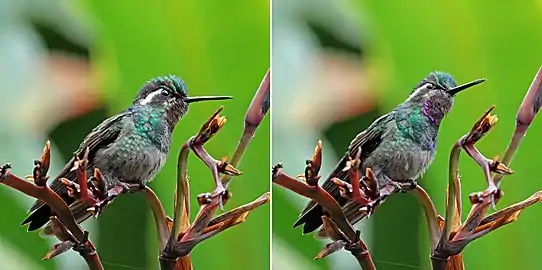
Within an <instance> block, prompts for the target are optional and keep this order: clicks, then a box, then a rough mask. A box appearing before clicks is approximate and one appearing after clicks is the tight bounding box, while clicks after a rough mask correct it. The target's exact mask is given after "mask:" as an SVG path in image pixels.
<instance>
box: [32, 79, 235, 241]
mask: <svg viewBox="0 0 542 270" xmlns="http://www.w3.org/2000/svg"><path fill="white" fill-rule="evenodd" d="M231 98H232V97H229V96H202V97H189V96H188V93H187V89H186V85H185V83H184V82H183V80H181V79H180V78H179V77H177V76H175V75H166V76H159V77H156V78H153V79H152V80H150V81H148V82H146V83H145V84H144V85H143V86H142V87H141V88H140V90H139V91H138V93H137V95H136V97H135V99H134V101H133V102H132V104H131V106H130V107H128V108H127V109H125V110H123V111H121V112H120V113H118V114H117V115H114V116H112V117H110V118H108V119H106V120H104V121H103V122H102V123H100V124H99V125H98V126H96V127H95V128H94V129H92V131H91V132H90V133H89V134H88V135H87V136H86V137H85V139H84V140H83V142H82V143H81V144H80V146H79V148H78V149H77V151H76V152H75V153H74V154H75V155H74V157H73V158H72V159H71V160H70V161H68V163H67V164H66V165H65V167H64V168H63V169H62V171H61V172H60V174H59V175H58V176H57V177H56V178H55V179H54V180H53V181H52V182H51V183H50V185H49V186H50V187H51V189H52V190H53V191H55V192H56V193H57V194H59V195H60V197H61V198H62V199H63V200H64V201H65V202H66V203H67V204H68V205H69V206H70V210H71V211H72V213H73V215H74V217H75V219H76V220H77V222H78V223H82V222H83V221H85V220H87V219H88V218H89V217H91V216H92V214H91V213H90V212H89V211H87V207H88V206H87V205H85V204H83V203H74V201H75V199H74V198H72V197H70V196H69V195H68V189H67V187H66V186H65V185H64V184H63V183H62V182H61V181H60V179H61V178H67V179H69V180H72V181H75V180H76V172H75V171H73V170H72V167H73V164H74V162H75V161H76V156H77V157H80V158H82V157H83V154H84V152H85V149H87V148H88V149H89V154H88V166H87V168H88V169H87V173H88V174H90V175H93V172H94V168H98V169H99V170H100V172H101V173H102V175H103V178H104V182H105V185H106V189H107V190H109V189H110V188H112V187H113V186H115V185H117V184H121V185H122V184H138V185H146V184H147V183H148V182H149V181H151V180H152V179H153V178H154V177H155V176H156V174H157V173H158V172H159V171H160V170H161V169H162V167H163V165H164V163H165V161H166V158H167V155H168V152H169V149H170V145H171V139H172V134H173V130H174V128H175V126H176V125H177V123H178V122H179V120H180V119H181V118H182V117H183V116H184V115H186V113H187V112H188V107H189V104H191V103H194V102H200V101H208V100H223V99H231ZM29 213H30V215H29V216H28V217H27V218H26V219H25V220H24V221H23V222H22V225H25V224H28V223H30V224H29V226H28V231H34V230H37V229H39V228H41V227H42V226H43V225H45V224H46V223H47V222H48V221H49V218H50V216H51V215H52V212H51V208H50V207H49V206H48V205H46V204H45V203H44V202H42V201H40V200H37V201H36V202H35V203H34V205H33V206H32V207H31V208H30V210H29ZM46 231H47V227H46V230H45V234H47V232H46Z"/></svg>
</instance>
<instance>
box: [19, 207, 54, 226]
mask: <svg viewBox="0 0 542 270" xmlns="http://www.w3.org/2000/svg"><path fill="white" fill-rule="evenodd" d="M51 214H52V213H51V208H50V207H49V206H48V205H43V206H42V207H40V208H38V209H37V210H36V211H34V212H33V213H32V214H30V216H28V217H27V218H26V219H25V220H24V221H23V222H22V223H21V225H25V224H28V223H30V225H28V231H29V232H30V231H35V230H37V229H39V228H41V227H43V225H45V224H46V223H47V222H49V217H50V216H51Z"/></svg>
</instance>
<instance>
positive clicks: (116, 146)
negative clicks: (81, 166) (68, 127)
mask: <svg viewBox="0 0 542 270" xmlns="http://www.w3.org/2000/svg"><path fill="white" fill-rule="evenodd" d="M131 118H132V120H133V121H127V122H125V123H124V127H123V131H122V132H121V134H120V135H119V138H118V139H117V140H116V141H115V142H114V143H112V144H111V145H110V146H109V147H107V148H103V149H100V150H99V151H97V153H96V161H95V164H96V167H98V168H99V169H100V171H101V172H102V174H104V177H105V178H106V180H107V182H108V184H111V185H112V184H114V183H115V181H121V182H126V183H143V184H145V183H147V182H148V181H150V180H152V179H153V178H154V177H155V176H156V174H158V172H159V171H160V170H161V169H162V167H163V166H164V164H165V162H166V158H167V154H168V152H169V147H170V144H171V135H172V134H171V130H170V128H169V126H168V124H167V122H166V121H165V120H164V119H162V118H160V115H159V114H153V113H142V112H139V113H133V114H132V117H131Z"/></svg>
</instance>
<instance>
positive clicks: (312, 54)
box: [272, 0, 542, 270]
mask: <svg viewBox="0 0 542 270" xmlns="http://www.w3.org/2000/svg"><path fill="white" fill-rule="evenodd" d="M541 12H542V5H541V2H540V1H523V2H509V3H506V4H503V5H494V4H492V2H490V1H487V0H484V1H475V2H473V1H467V0H460V1H439V2H430V1H396V2H394V3H393V5H392V4H388V2H386V1H347V0H343V1H325V0H303V1H286V0H274V1H273V8H272V17H273V25H272V31H273V40H272V48H273V52H272V55H273V56H272V57H273V59H272V60H273V72H274V74H273V91H272V99H273V106H274V108H275V110H274V111H273V122H272V136H273V144H272V153H273V158H272V161H273V163H276V162H279V161H282V162H284V166H285V168H284V170H285V171H286V172H287V173H290V174H293V175H297V174H299V173H302V172H303V169H304V167H305V162H304V161H305V159H307V158H310V156H311V155H312V153H313V151H314V146H315V145H316V141H317V140H318V138H321V139H322V140H323V143H324V144H323V154H324V158H323V162H324V163H323V168H322V170H321V174H322V176H324V177H325V176H327V175H328V174H329V172H330V171H331V170H332V169H333V168H334V166H335V164H336V162H337V159H338V158H339V157H340V156H342V155H343V154H344V153H345V151H346V149H347V147H348V145H349V143H350V141H351V140H352V139H353V138H354V136H355V135H356V134H357V133H358V132H360V131H362V130H364V129H365V128H366V127H367V126H368V125H369V124H370V123H371V122H372V121H374V120H375V119H376V118H377V117H378V116H380V115H382V114H384V113H386V112H388V111H390V110H391V109H393V108H394V107H395V106H396V105H397V104H399V103H400V102H402V101H404V100H405V99H406V98H407V97H408V95H409V94H410V92H411V91H412V89H413V88H414V86H415V85H416V84H417V83H418V82H419V81H420V80H421V79H423V78H424V77H425V76H427V74H428V73H429V72H431V71H433V70H442V71H446V72H450V73H451V74H453V75H454V77H455V79H456V80H457V81H458V83H465V82H468V81H470V80H473V79H477V78H481V77H482V78H487V79H488V81H487V82H486V83H484V84H483V85H481V86H477V87H476V88H473V89H472V90H469V91H466V92H464V93H462V94H460V95H459V96H458V97H457V98H456V101H455V105H454V108H453V109H452V112H451V113H450V114H449V115H448V116H447V117H446V119H445V120H444V121H443V123H442V125H441V128H440V136H439V143H438V148H437V156H436V159H435V161H434V163H433V165H432V166H431V167H430V169H429V171H428V172H427V173H426V174H425V175H424V176H423V178H422V179H421V180H419V183H421V185H422V186H423V187H424V188H426V189H427V190H428V192H429V193H430V195H431V197H432V198H433V199H434V201H435V203H436V206H437V209H438V211H439V213H441V214H443V213H444V202H445V189H446V182H447V164H448V156H449V151H450V149H451V147H452V144H453V143H454V142H455V141H456V140H457V139H458V138H460V136H462V135H463V134H465V133H466V132H468V131H469V130H470V128H471V127H472V125H473V123H474V122H475V121H476V120H477V119H478V117H479V116H480V115H481V114H482V113H483V112H484V111H485V110H486V109H487V108H488V107H489V106H491V105H493V104H495V105H497V107H496V110H495V113H496V114H497V115H498V116H499V123H498V124H497V126H496V127H495V128H494V130H493V131H492V132H491V133H490V134H489V135H488V136H486V137H485V138H484V139H483V140H482V141H481V142H480V143H479V149H480V150H481V151H482V152H483V153H484V154H485V155H486V156H488V157H494V156H497V155H502V154H503V153H504V151H505V148H506V146H507V143H508V141H509V139H510V136H511V134H512V132H513V128H514V125H515V114H516V110H517V108H518V106H519V104H520V103H521V101H522V99H523V96H524V94H525V93H526V91H527V88H528V87H529V85H530V83H531V81H532V79H533V77H534V75H535V74H536V72H537V70H538V68H539V67H540V65H541V64H542V62H541V61H540V59H542V51H540V49H539V48H540V47H541V46H542V37H541V36H540V35H536V34H535V33H537V32H538V30H539V28H540V26H541V24H542V19H541V16H540V13H541ZM277 108H280V109H277ZM541 122H542V120H539V121H535V122H534V124H533V125H532V126H531V128H530V130H529V132H528V136H526V138H525V140H524V141H523V144H522V145H521V148H520V150H519V152H518V153H517V155H516V156H515V159H514V161H513V162H512V165H511V167H512V169H514V170H515V174H514V175H513V176H510V177H507V178H506V180H505V181H504V182H503V185H502V188H503V191H504V192H505V197H504V198H503V200H502V201H501V202H500V203H499V205H498V206H497V208H503V207H504V206H506V205H509V204H512V203H515V202H517V201H521V200H523V199H525V198H527V197H528V196H530V195H532V194H533V193H534V192H536V191H537V190H539V189H542V185H541V184H540V183H539V181H537V180H536V175H537V166H538V165H539V164H538V163H539V162H538V161H537V158H536V157H537V156H538V155H539V153H538V151H539V149H540V147H541V145H540V141H539V140H538V137H539V136H541V135H542V123H541ZM461 175H462V180H463V181H462V183H463V197H464V198H463V199H464V200H466V199H467V195H468V194H469V193H471V192H474V191H480V190H482V189H484V188H485V187H486V183H485V181H484V179H483V174H482V171H481V170H480V169H479V167H478V166H477V165H476V163H475V162H473V161H472V160H470V159H469V158H466V157H465V156H463V158H462V163H461ZM272 191H273V240H272V241H273V247H272V248H273V268H275V269H359V266H357V263H356V261H355V260H354V258H352V256H351V255H350V254H349V253H348V252H345V251H341V252H338V253H335V254H333V255H331V256H329V257H328V258H326V259H323V260H321V261H313V260H312V258H313V257H314V256H315V255H316V254H317V253H318V251H319V250H320V249H321V248H322V247H323V245H324V244H325V243H326V241H319V240H315V239H314V238H313V237H312V236H311V235H305V236H303V235H301V228H298V229H292V225H293V223H294V222H295V220H296V219H297V217H298V214H299V212H300V211H301V210H302V208H303V207H304V206H305V204H306V202H307V200H306V199H304V198H301V197H300V196H297V195H295V194H292V193H291V192H289V191H286V190H283V189H281V188H280V187H275V186H274V187H273V189H272ZM469 206H470V205H469V204H468V203H464V208H465V209H464V211H463V213H464V214H465V215H466V214H467V213H468V210H469ZM541 216H542V207H540V206H538V207H537V206H534V207H532V208H531V209H528V210H527V211H525V213H524V214H523V215H522V216H521V217H520V219H519V222H517V223H513V224H511V225H508V226H506V227H504V228H502V229H500V230H498V231H496V232H494V233H492V234H490V236H486V237H483V238H482V239H480V240H477V241H475V242H473V243H471V244H470V245H469V246H468V247H467V248H466V250H465V251H464V253H463V255H464V260H465V266H466V269H538V268H539V265H540V264H541V263H542V258H541V257H540V256H539V253H540V245H539V244H538V243H540V241H542V235H541V234H539V233H537V231H538V230H539V222H540V221H541V218H540V217H541ZM358 227H359V228H361V230H362V237H363V238H364V239H365V240H366V241H367V242H368V245H369V247H370V250H371V252H372V257H373V258H374V260H375V263H376V266H377V268H378V269H392V270H394V269H430V268H431V267H430V262H429V253H430V250H429V246H428V239H427V228H426V227H427V226H426V224H425V221H424V217H423V213H422V212H421V209H420V207H419V206H418V205H417V202H416V201H415V199H414V198H413V197H412V196H410V195H408V194H401V195H397V196H392V197H391V198H389V199H388V200H387V202H386V203H385V204H384V205H383V206H381V207H380V208H379V210H378V211H377V212H376V214H375V215H374V216H372V217H371V218H370V219H369V220H364V221H363V222H362V223H361V224H359V225H358Z"/></svg>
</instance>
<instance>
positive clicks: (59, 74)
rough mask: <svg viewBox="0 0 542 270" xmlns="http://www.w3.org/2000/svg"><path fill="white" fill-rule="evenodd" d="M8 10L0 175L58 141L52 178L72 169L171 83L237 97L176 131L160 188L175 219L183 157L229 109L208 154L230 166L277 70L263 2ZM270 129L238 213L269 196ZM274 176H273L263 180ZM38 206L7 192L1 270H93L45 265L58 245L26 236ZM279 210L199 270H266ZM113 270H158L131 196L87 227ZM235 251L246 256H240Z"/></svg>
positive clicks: (150, 233) (240, 193) (259, 213)
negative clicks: (143, 100) (258, 95)
mask: <svg viewBox="0 0 542 270" xmlns="http://www.w3.org/2000/svg"><path fill="white" fill-rule="evenodd" d="M122 3H124V4H121V2H118V1H86V0H80V1H65V0H51V1H28V0H23V1H20V0H3V1H0V100H1V101H2V106H0V113H1V115H2V116H1V117H0V122H1V123H2V125H0V138H1V140H2V142H3V143H2V144H1V146H0V163H5V162H11V163H12V165H13V167H14V169H13V172H14V173H16V174H18V175H21V176H24V175H28V174H30V173H31V170H32V166H33V163H32V162H33V160H34V159H36V158H38V157H39V156H40V154H41V151H42V149H43V145H44V143H45V141H46V140H47V139H50V140H51V141H52V143H53V147H52V154H53V161H52V168H51V171H50V173H51V175H52V176H55V175H56V174H57V173H58V172H59V171H60V169H61V168H62V167H63V166H64V164H65V162H66V161H67V160H69V159H70V158H71V155H72V153H73V151H74V150H75V149H77V147H78V145H79V143H80V142H81V141H82V140H83V138H84V137H85V135H86V134H87V133H88V132H89V131H90V130H91V129H92V128H93V127H94V126H96V125H97V124H99V123H100V122H101V121H102V120H104V119H105V118H107V117H109V116H111V115H113V114H115V113H117V112H119V111H120V110H122V109H124V108H126V107H127V106H129V105H130V104H131V101H132V99H133V98H134V97H135V94H136V92H137V91H138V89H139V87H140V86H141V85H142V84H143V83H145V82H146V81H147V80H149V79H151V78H152V77H154V76H158V75H161V74H170V73H172V74H176V75H179V76H181V77H182V78H183V79H184V80H185V82H186V84H187V86H188V92H189V95H232V96H234V97H235V99H234V100H233V101H228V102H224V103H221V102H210V103H206V104H203V103H202V104H197V105H194V106H191V107H190V112H189V114H188V116H187V117H185V119H183V120H182V121H181V122H180V124H179V125H178V127H177V129H176V130H175V135H174V140H173V144H172V149H171V152H170V157H169V159H168V162H167V163H166V165H165V168H164V169H163V170H162V172H161V173H160V174H159V175H158V177H157V179H156V180H154V181H153V182H152V183H151V185H150V186H151V187H152V188H153V189H154V190H155V191H156V192H157V193H158V196H159V197H160V198H161V200H162V203H163V204H164V207H165V208H166V211H167V212H168V213H169V214H170V215H171V213H172V209H173V193H174V188H175V181H176V160H177V158H176V157H177V154H178V149H179V146H180V145H181V144H182V143H183V142H184V141H185V140H187V139H188V138H189V137H190V136H191V135H193V134H195V133H196V132H197V131H198V130H199V129H200V127H201V125H202V124H203V123H204V122H205V121H206V120H207V118H208V117H209V116H210V115H211V114H212V113H213V112H214V111H215V110H216V109H217V108H218V107H219V106H220V105H222V104H223V105H224V106H225V109H224V111H223V112H222V114H223V115H225V116H227V117H228V123H227V125H226V126H225V127H224V128H223V130H222V131H221V132H220V133H219V134H218V135H217V136H216V137H215V138H214V139H213V140H211V141H210V142H209V143H208V144H207V149H208V151H209V152H210V154H211V155H213V156H214V157H215V158H220V157H223V156H231V155H232V154H233V151H234V149H235V146H236V144H237V140H238V138H239V137H240V134H241V131H242V128H243V117H244V115H245V110H246V108H247V107H248V105H249V104H250V101H251V100H252V96H253V94H254V92H255V91H256V89H257V87H258V85H259V84H260V81H261V79H262V78H263V76H264V74H265V72H266V70H267V69H268V68H269V65H270V60H269V55H270V50H269V44H270V35H269V27H270V22H269V21H270V18H269V13H270V3H269V1H268V0H259V1H250V2H246V1H227V2H224V1H203V2H201V1H175V0H165V1H159V2H153V1H144V2H143V1H136V2H130V3H129V4H127V2H126V3H125V2H122ZM269 133H270V130H269V120H268V118H266V119H265V120H264V122H263V123H262V125H261V126H260V128H259V130H258V131H257V134H256V137H255V139H254V141H253V143H252V145H251V147H250V148H249V150H248V152H247V153H246V155H245V159H244V160H243V161H242V163H241V165H240V166H239V169H240V170H242V171H243V172H244V175H243V176H242V177H238V178H236V179H234V180H233V181H232V183H231V185H230V188H231V191H232V193H233V198H232V199H231V201H230V203H229V204H228V205H227V206H226V210H227V209H231V208H233V207H235V206H238V205H241V204H244V203H247V202H249V201H251V200H253V199H255V198H257V197H259V196H260V195H261V194H262V193H264V192H266V191H268V189H269V175H268V172H269V164H270V159H269V154H268V153H269V143H270V138H269ZM189 163H190V176H191V179H192V181H191V191H192V194H193V200H194V201H193V204H192V206H193V208H192V216H195V214H196V213H197V208H198V207H197V203H196V200H195V199H196V196H195V195H196V194H199V193H203V192H207V191H209V190H211V189H212V187H213V183H212V180H211V179H210V177H209V176H210V174H209V171H208V169H207V168H206V167H205V165H203V164H202V163H201V162H199V161H198V160H197V159H196V158H195V157H190V161H189ZM262 172H265V173H262ZM32 202H33V200H31V199H30V198H27V197H25V196H23V195H21V194H20V193H17V192H15V191H12V190H10V189H8V188H5V187H4V188H0V204H1V205H3V207H2V222H0V269H2V270H3V269H17V270H26V269H32V270H41V269H86V266H85V265H84V264H82V262H83V261H82V259H81V258H80V257H78V255H76V254H75V253H73V252H69V253H67V254H64V255H61V256H60V257H58V258H55V259H53V260H51V261H41V258H42V257H43V255H44V254H45V253H46V252H47V251H48V250H49V248H50V246H52V244H53V243H56V242H57V241H56V240H55V239H43V238H41V237H40V236H38V234H37V233H27V232H26V228H24V227H20V226H19V223H20V222H21V221H22V220H23V219H24V218H25V216H26V210H27V209H28V207H29V206H30V205H31V204H32ZM269 214H270V208H269V207H268V206H264V207H261V208H260V209H257V210H256V211H254V212H253V213H252V214H251V216H250V218H249V222H247V223H246V224H243V225H240V226H238V227H236V228H235V229H234V230H228V231H226V232H224V233H222V234H221V235H220V236H219V237H213V238H212V239H210V240H208V241H206V242H204V243H202V244H200V245H199V246H198V247H197V248H196V249H195V250H194V252H193V253H192V260H193V264H194V266H195V267H196V268H197V269H210V268H211V267H220V268H221V269H237V268H238V265H239V264H240V263H242V264H243V266H244V267H246V268H247V269H267V268H268V265H269V263H270V257H269V251H270V240H269V237H268V236H269V235H270V225H269ZM84 227H85V228H86V229H88V230H89V231H90V233H91V234H90V235H91V237H92V239H93V241H94V243H95V244H96V245H97V248H98V251H99V252H100V256H101V259H102V260H103V262H104V267H105V269H108V270H109V269H120V270H122V269H158V264H157V255H158V250H157V246H156V232H155V229H154V223H153V221H152V215H151V212H150V211H149V209H148V208H147V206H146V204H145V202H144V200H143V198H141V197H139V196H135V195H127V196H124V197H122V198H119V199H117V200H116V201H115V203H114V204H112V205H111V206H110V207H108V209H107V211H105V213H104V214H103V215H102V216H100V218H99V219H97V220H91V221H89V222H87V223H85V226H84ZM232 242H235V248H232V246H231V245H232Z"/></svg>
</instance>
